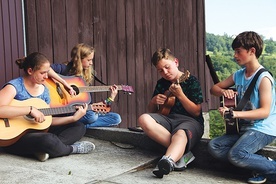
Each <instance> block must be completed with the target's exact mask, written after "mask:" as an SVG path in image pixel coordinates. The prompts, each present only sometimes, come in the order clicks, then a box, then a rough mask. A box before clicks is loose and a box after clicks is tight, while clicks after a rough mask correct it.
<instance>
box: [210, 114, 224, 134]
mask: <svg viewBox="0 0 276 184" xmlns="http://www.w3.org/2000/svg"><path fill="white" fill-rule="evenodd" d="M209 116H210V120H209V122H210V132H209V133H210V138H214V137H218V136H220V135H223V134H224V133H225V127H224V121H223V118H222V117H221V115H220V113H219V111H218V110H211V111H209Z"/></svg>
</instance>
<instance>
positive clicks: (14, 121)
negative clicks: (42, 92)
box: [0, 98, 52, 146]
mask: <svg viewBox="0 0 276 184" xmlns="http://www.w3.org/2000/svg"><path fill="white" fill-rule="evenodd" d="M10 105H12V106H28V105H32V106H34V107H36V108H48V107H49V105H48V104H47V103H46V102H44V101H43V100H41V99H38V98H31V99H28V100H24V101H17V100H13V101H12V103H11V104H10ZM51 123H52V116H45V121H44V122H43V123H36V122H34V121H33V120H28V119H26V118H25V117H24V116H19V117H15V118H9V119H7V118H4V119H3V118H1V119H0V146H9V145H11V144H13V143H15V142H16V141H17V140H18V139H19V138H20V137H21V136H22V135H24V134H25V133H27V132H28V131H32V130H40V131H47V129H48V128H49V127H50V125H51Z"/></svg>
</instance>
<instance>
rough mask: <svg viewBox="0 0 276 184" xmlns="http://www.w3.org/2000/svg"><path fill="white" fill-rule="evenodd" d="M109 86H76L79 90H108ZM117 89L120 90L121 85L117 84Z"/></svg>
mask: <svg viewBox="0 0 276 184" xmlns="http://www.w3.org/2000/svg"><path fill="white" fill-rule="evenodd" d="M110 87H111V86H80V87H78V89H79V91H80V92H81V93H82V92H104V91H110ZM117 87H118V90H122V89H123V88H122V86H121V85H118V86H117Z"/></svg>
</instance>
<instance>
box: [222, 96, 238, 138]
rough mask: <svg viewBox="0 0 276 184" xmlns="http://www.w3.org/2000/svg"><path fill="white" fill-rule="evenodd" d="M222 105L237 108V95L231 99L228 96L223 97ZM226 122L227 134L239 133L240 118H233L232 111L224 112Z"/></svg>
mask: <svg viewBox="0 0 276 184" xmlns="http://www.w3.org/2000/svg"><path fill="white" fill-rule="evenodd" d="M222 99H223V100H222V106H223V107H224V106H225V107H228V108H232V109H234V108H236V107H237V95H235V97H234V98H232V99H230V98H227V97H222ZM223 118H224V122H225V132H226V134H238V133H239V120H238V118H232V114H231V111H226V112H224V115H223Z"/></svg>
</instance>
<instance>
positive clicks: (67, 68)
mask: <svg viewBox="0 0 276 184" xmlns="http://www.w3.org/2000/svg"><path fill="white" fill-rule="evenodd" d="M72 67H73V62H69V63H68V64H67V65H66V69H65V72H64V73H66V75H68V73H69V71H70V69H71V68H72ZM63 75H64V74H63ZM92 75H93V77H94V79H95V80H96V81H98V82H99V83H101V84H103V85H105V86H106V85H107V84H105V83H104V82H103V81H101V80H100V79H99V78H98V77H97V76H96V75H94V74H93V73H92Z"/></svg>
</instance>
